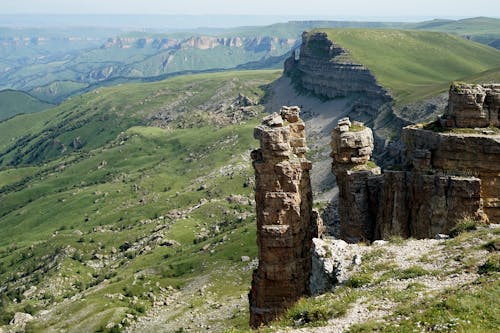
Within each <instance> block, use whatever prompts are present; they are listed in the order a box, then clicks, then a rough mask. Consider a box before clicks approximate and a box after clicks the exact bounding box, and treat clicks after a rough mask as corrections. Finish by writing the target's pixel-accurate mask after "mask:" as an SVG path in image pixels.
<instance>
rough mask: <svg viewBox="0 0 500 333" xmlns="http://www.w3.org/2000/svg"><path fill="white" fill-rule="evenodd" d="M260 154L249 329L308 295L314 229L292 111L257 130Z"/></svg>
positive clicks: (256, 157) (307, 165)
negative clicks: (255, 263)
mask: <svg viewBox="0 0 500 333" xmlns="http://www.w3.org/2000/svg"><path fill="white" fill-rule="evenodd" d="M254 136H255V138H257V139H259V140H260V149H258V150H254V151H253V152H252V160H253V167H254V169H255V180H256V185H255V201H256V210H257V244H258V247H259V266H258V268H257V269H256V270H255V271H254V273H253V279H252V289H251V291H250V294H249V301H250V325H251V326H252V327H258V326H260V325H261V324H264V323H267V322H269V321H270V320H272V319H274V318H276V316H277V315H279V314H280V313H282V312H283V311H284V309H286V308H287V307H288V306H289V305H290V304H292V303H293V302H294V301H296V300H297V299H298V298H299V297H300V296H302V295H304V294H308V293H309V276H310V272H311V256H310V251H311V247H312V238H313V237H316V236H317V230H318V227H317V226H316V223H315V221H314V218H315V216H317V214H313V213H312V190H311V184H310V179H309V170H310V169H311V166H312V165H311V162H310V161H308V160H307V159H306V158H305V157H304V154H305V152H306V151H307V147H306V142H305V131H304V123H303V122H302V120H301V119H300V118H299V108H298V107H290V108H288V107H283V108H282V109H281V115H278V114H277V113H274V114H272V115H270V116H268V117H266V118H265V119H264V121H263V122H262V125H260V126H257V127H256V128H255V132H254Z"/></svg>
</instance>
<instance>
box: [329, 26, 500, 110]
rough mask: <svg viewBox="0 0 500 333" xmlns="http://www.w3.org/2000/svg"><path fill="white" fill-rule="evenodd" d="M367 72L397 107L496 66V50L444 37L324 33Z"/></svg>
mask: <svg viewBox="0 0 500 333" xmlns="http://www.w3.org/2000/svg"><path fill="white" fill-rule="evenodd" d="M324 31H326V32H327V33H328V35H329V38H331V39H332V40H333V41H334V42H336V43H338V44H340V45H341V46H342V47H345V48H347V49H348V50H349V52H350V54H351V56H352V58H353V59H354V60H355V61H356V62H360V63H362V64H364V65H366V67H368V68H369V69H370V70H371V71H372V72H373V73H374V74H375V76H376V77H377V79H378V80H379V82H380V83H381V84H382V85H384V86H385V87H387V88H388V89H389V90H390V91H391V92H392V93H393V94H394V95H395V97H396V101H397V102H398V103H403V104H404V103H406V102H411V101H415V100H418V99H421V98H422V97H423V96H427V95H432V94H435V93H436V90H439V89H440V88H441V87H442V86H443V84H448V83H449V82H450V81H453V80H457V79H460V78H463V77H467V76H470V75H474V74H477V73H480V72H483V71H486V70H489V69H492V68H495V67H499V66H500V51H498V50H496V49H493V48H491V47H487V46H484V45H481V44H477V43H474V42H470V41H467V40H464V39H462V38H460V37H455V36H452V35H449V34H445V33H436V32H421V31H401V30H364V29H345V30H344V29H342V30H340V29H339V30H330V29H326V30H324Z"/></svg>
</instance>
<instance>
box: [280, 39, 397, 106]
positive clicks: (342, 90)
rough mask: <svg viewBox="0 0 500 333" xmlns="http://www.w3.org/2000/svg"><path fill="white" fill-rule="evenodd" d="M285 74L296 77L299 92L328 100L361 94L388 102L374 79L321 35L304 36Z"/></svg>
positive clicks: (387, 97)
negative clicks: (308, 92) (307, 91)
mask: <svg viewBox="0 0 500 333" xmlns="http://www.w3.org/2000/svg"><path fill="white" fill-rule="evenodd" d="M294 71H296V72H294ZM285 74H289V75H295V76H296V79H297V84H299V85H300V86H301V87H302V88H304V89H306V90H309V91H312V92H314V93H315V94H317V95H320V96H324V97H328V98H335V97H345V96H347V95H350V94H355V93H360V94H364V95H367V97H371V98H378V99H380V100H381V101H389V99H390V97H389V96H388V95H387V91H386V90H385V89H384V88H383V87H382V86H380V85H379V84H378V83H377V80H376V78H375V76H374V75H373V74H372V73H371V72H370V71H369V70H368V69H367V68H366V67H365V66H364V65H363V64H360V63H356V62H355V61H354V60H353V59H352V57H351V56H350V54H349V52H348V51H347V50H346V49H345V48H342V47H341V46H340V45H338V44H336V43H335V42H334V41H332V40H330V39H329V38H328V35H327V34H326V33H324V32H316V33H308V32H304V33H303V35H302V45H301V47H300V53H299V54H298V58H297V57H295V55H294V57H292V58H289V59H288V60H287V62H286V64H285Z"/></svg>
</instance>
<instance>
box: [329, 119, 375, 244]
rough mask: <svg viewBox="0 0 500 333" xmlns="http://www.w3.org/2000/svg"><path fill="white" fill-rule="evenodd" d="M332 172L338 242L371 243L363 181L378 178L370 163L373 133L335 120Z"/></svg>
mask: <svg viewBox="0 0 500 333" xmlns="http://www.w3.org/2000/svg"><path fill="white" fill-rule="evenodd" d="M331 146H332V154H331V156H332V158H333V163H332V171H333V173H334V174H335V177H336V179H337V185H338V187H339V205H338V206H339V215H340V221H342V223H341V224H340V230H339V232H340V238H342V239H343V240H345V241H347V242H352V243H356V242H359V241H365V240H371V239H373V235H374V225H375V223H374V221H373V214H371V213H370V211H369V210H370V204H369V203H370V198H369V191H368V185H367V180H368V178H370V177H371V176H374V175H378V174H380V168H379V167H377V166H376V165H375V164H374V163H373V162H371V161H370V158H371V155H372V152H373V133H372V130H371V129H370V128H368V127H365V126H364V125H363V124H362V123H358V122H354V123H351V121H350V120H349V118H343V119H341V120H339V122H338V125H337V127H336V128H335V129H334V130H333V131H332V143H331Z"/></svg>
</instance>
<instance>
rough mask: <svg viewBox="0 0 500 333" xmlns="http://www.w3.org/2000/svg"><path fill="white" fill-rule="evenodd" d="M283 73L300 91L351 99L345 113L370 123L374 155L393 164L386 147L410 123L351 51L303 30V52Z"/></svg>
mask: <svg viewBox="0 0 500 333" xmlns="http://www.w3.org/2000/svg"><path fill="white" fill-rule="evenodd" d="M284 73H285V75H287V76H289V77H291V79H292V82H293V83H294V85H295V87H296V88H297V89H299V90H302V91H308V92H311V93H313V94H315V95H317V96H319V97H321V98H326V99H331V98H337V97H348V98H350V99H352V101H351V102H350V104H351V106H350V109H349V110H348V112H347V113H346V114H345V115H347V114H349V116H350V117H352V118H355V119H358V120H360V121H363V122H365V123H367V124H370V126H371V127H372V128H373V131H374V139H375V141H376V143H377V144H376V145H375V149H376V151H375V155H376V156H377V157H381V156H382V155H385V156H384V157H383V158H379V160H380V161H382V160H387V161H388V163H389V164H390V163H392V162H389V160H391V159H392V158H393V156H389V154H387V151H384V147H386V146H387V145H388V144H389V142H390V139H389V137H398V134H399V131H400V129H401V128H402V127H403V126H405V125H408V124H409V122H408V121H406V120H403V119H402V118H400V117H398V116H397V115H396V114H395V113H394V110H393V104H394V100H393V98H392V96H391V95H390V94H389V93H388V91H387V90H386V89H384V87H382V86H381V85H380V84H379V83H378V82H377V79H376V77H375V76H374V75H373V73H372V72H370V70H369V69H368V68H366V67H365V66H364V65H363V64H360V63H356V62H355V61H354V60H353V59H352V57H351V55H350V54H349V51H348V50H346V49H345V48H343V47H341V46H340V45H338V44H336V43H335V42H334V41H332V40H330V39H329V38H328V36H327V34H326V33H324V32H314V31H313V32H304V33H303V34H302V44H301V47H300V51H296V52H295V53H294V54H293V55H292V56H291V57H290V58H288V59H287V60H286V61H285V71H284Z"/></svg>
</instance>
